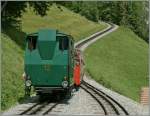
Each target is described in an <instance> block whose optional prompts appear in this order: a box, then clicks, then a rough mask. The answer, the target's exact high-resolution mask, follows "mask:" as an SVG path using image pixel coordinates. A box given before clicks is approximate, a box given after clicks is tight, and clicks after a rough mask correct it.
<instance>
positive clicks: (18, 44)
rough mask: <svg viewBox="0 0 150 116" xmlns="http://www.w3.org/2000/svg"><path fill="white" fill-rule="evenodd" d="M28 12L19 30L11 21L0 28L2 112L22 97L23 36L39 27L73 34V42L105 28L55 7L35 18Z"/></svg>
mask: <svg viewBox="0 0 150 116" xmlns="http://www.w3.org/2000/svg"><path fill="white" fill-rule="evenodd" d="M27 11H28V12H26V13H24V14H23V17H22V18H21V19H19V20H21V23H22V25H21V27H22V29H20V26H19V27H18V23H19V22H13V23H12V22H11V23H12V24H13V25H11V26H10V25H9V26H8V24H5V25H4V27H3V28H2V35H1V38H2V39H1V40H2V52H3V53H2V89H1V90H2V91H1V95H2V99H1V101H2V102H1V106H2V107H1V108H2V110H5V109H7V108H9V107H10V106H12V105H13V104H15V103H16V102H17V101H21V100H22V99H23V96H24V83H23V80H22V73H23V67H24V66H23V58H24V48H25V35H26V33H31V32H35V31H37V30H38V29H39V28H55V29H59V30H61V31H63V32H66V33H69V34H71V35H73V37H74V38H75V41H78V40H80V39H82V38H84V37H86V36H89V35H91V34H92V33H95V32H97V31H100V30H102V29H104V28H105V27H106V26H107V25H106V24H104V23H101V24H98V23H94V22H91V21H89V20H87V19H86V18H84V17H81V16H80V15H78V14H76V13H73V12H71V11H69V10H67V9H66V8H64V7H61V9H59V8H57V7H56V6H55V5H53V6H52V7H51V8H50V10H49V11H48V12H47V16H44V17H40V16H38V15H35V14H34V13H33V11H32V10H31V9H30V10H29V9H27ZM8 23H10V22H8Z"/></svg>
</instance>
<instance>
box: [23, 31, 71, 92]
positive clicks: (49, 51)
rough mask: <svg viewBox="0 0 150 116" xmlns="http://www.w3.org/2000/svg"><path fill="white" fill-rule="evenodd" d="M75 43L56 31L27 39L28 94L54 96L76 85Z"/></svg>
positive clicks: (26, 83) (26, 89) (32, 35)
mask: <svg viewBox="0 0 150 116" xmlns="http://www.w3.org/2000/svg"><path fill="white" fill-rule="evenodd" d="M73 49H74V41H73V39H72V37H71V36H70V35H67V34H64V33H61V32H59V31H57V30H50V29H45V30H39V32H38V33H33V34H29V35H28V36H27V38H26V50H25V74H24V78H25V92H26V94H29V92H30V89H31V86H33V87H34V89H35V91H36V92H37V93H51V92H53V91H60V90H61V91H62V90H66V89H68V88H70V86H72V84H73V81H72V80H73V66H74V62H73Z"/></svg>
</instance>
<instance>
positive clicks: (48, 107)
mask: <svg viewBox="0 0 150 116" xmlns="http://www.w3.org/2000/svg"><path fill="white" fill-rule="evenodd" d="M109 25H110V27H109V28H107V29H106V30H104V31H102V32H99V33H97V34H95V35H93V36H91V37H90V38H88V39H86V40H84V41H82V42H80V43H79V44H77V45H76V46H75V47H76V48H79V49H80V48H81V47H82V46H83V45H85V44H86V43H88V42H90V41H91V40H93V39H95V38H96V37H98V36H100V35H102V34H104V33H106V32H108V31H110V30H111V29H113V28H114V25H113V24H111V23H109ZM81 89H83V90H84V91H86V92H87V93H89V94H90V95H91V97H92V98H93V99H94V100H96V102H97V103H98V104H99V106H100V108H101V109H102V110H103V114H104V115H110V114H117V115H120V114H123V115H129V113H128V112H127V111H126V110H125V108H124V107H123V106H121V105H120V104H119V103H118V102H117V101H115V100H114V99H113V98H111V97H110V96H108V95H106V94H105V93H103V92H102V91H100V90H98V89H97V88H95V87H93V86H92V85H90V84H88V83H86V82H85V81H83V82H82V84H81ZM59 103H60V102H55V103H53V102H51V101H47V102H38V103H35V104H33V105H32V106H31V107H29V108H27V109H26V110H24V111H22V112H21V113H20V115H37V114H38V115H47V114H49V113H50V112H51V111H52V110H53V109H54V108H55V107H56V106H57V105H58V104H59Z"/></svg>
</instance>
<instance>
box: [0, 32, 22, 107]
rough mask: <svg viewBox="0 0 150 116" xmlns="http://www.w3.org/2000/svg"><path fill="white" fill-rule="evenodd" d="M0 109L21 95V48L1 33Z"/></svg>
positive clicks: (9, 104)
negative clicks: (0, 76)
mask: <svg viewBox="0 0 150 116" xmlns="http://www.w3.org/2000/svg"><path fill="white" fill-rule="evenodd" d="M1 38H2V52H3V53H2V80H1V81H2V86H1V87H2V89H1V95H2V96H1V100H2V102H1V106H2V107H1V108H2V110H4V109H6V108H8V107H9V106H11V105H13V104H14V103H15V102H16V101H18V100H19V99H20V97H23V94H24V93H23V80H22V77H21V76H22V72H23V50H22V49H21V48H20V47H19V46H18V45H17V44H16V43H15V41H13V40H12V39H11V38H10V37H9V36H7V35H5V34H2V35H1Z"/></svg>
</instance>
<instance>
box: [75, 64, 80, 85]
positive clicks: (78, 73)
mask: <svg viewBox="0 0 150 116" xmlns="http://www.w3.org/2000/svg"><path fill="white" fill-rule="evenodd" d="M74 83H75V84H76V85H80V65H76V66H75V68H74Z"/></svg>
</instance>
